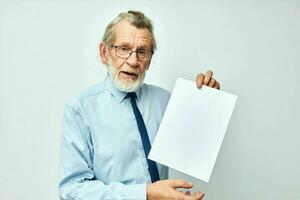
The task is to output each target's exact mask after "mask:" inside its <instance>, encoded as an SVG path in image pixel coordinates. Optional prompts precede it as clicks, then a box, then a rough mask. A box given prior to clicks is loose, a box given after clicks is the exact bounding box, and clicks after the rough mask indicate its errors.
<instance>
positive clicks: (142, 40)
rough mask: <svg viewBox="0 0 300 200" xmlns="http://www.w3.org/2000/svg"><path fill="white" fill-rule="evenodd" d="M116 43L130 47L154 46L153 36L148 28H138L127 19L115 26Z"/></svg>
mask: <svg viewBox="0 0 300 200" xmlns="http://www.w3.org/2000/svg"><path fill="white" fill-rule="evenodd" d="M114 43H115V44H116V45H128V46H130V47H141V46H145V47H148V48H152V36H151V33H150V32H149V30H148V29H147V28H137V27H135V26H133V25H131V24H130V23H128V22H126V21H121V22H119V23H118V24H117V25H116V28H115V39H114Z"/></svg>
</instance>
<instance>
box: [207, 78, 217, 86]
mask: <svg viewBox="0 0 300 200" xmlns="http://www.w3.org/2000/svg"><path fill="white" fill-rule="evenodd" d="M216 82H217V81H216V79H214V78H212V79H210V81H209V83H208V86H209V87H212V88H213V87H214V86H215V85H216Z"/></svg>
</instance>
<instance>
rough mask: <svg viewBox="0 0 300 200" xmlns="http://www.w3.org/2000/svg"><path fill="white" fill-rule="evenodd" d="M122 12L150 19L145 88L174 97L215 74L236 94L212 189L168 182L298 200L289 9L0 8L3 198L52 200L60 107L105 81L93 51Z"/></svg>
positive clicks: (293, 29) (187, 5) (297, 6)
mask: <svg viewBox="0 0 300 200" xmlns="http://www.w3.org/2000/svg"><path fill="white" fill-rule="evenodd" d="M128 9H137V10H141V11H143V12H144V13H145V14H146V15H147V16H149V17H150V18H151V19H152V20H153V22H154V29H155V35H156V38H157V43H158V49H157V51H156V52H155V54H154V57H153V60H152V63H151V66H150V69H149V71H148V72H147V76H146V80H145V81H146V82H147V83H151V84H155V85H159V86H161V87H163V88H165V89H168V90H169V91H172V88H173V87H174V83H175V80H176V78H177V77H178V76H181V77H184V78H187V79H190V80H194V79H195V76H196V74H197V73H199V72H203V71H205V70H206V69H212V70H213V71H214V72H215V77H216V79H217V80H219V81H220V82H221V84H222V90H224V91H228V92H231V93H233V94H236V95H238V101H237V104H236V107H235V110H234V112H233V115H232V118H231V121H230V124H229V127H228V129H227V133H226V135H225V139H224V141H223V144H222V147H221V150H220V153H219V156H218V159H217V161H216V165H215V168H214V171H213V174H212V177H211V180H210V182H209V183H205V182H203V181H200V180H196V179H194V178H192V177H189V176H187V175H184V174H181V173H179V172H176V171H174V170H171V172H170V177H171V178H184V179H187V180H190V181H192V182H194V184H195V189H197V190H202V191H204V192H205V193H206V197H205V199H207V200H220V199H225V200H268V199H270V200H271V199H272V200H273V199H284V200H287V199H288V200H296V199H300V192H299V191H300V156H299V153H300V128H299V126H300V125H299V124H300V123H299V116H300V106H299V102H300V94H299V92H300V84H299V80H298V78H299V75H300V68H299V65H300V60H299V58H300V55H299V52H300V37H299V36H300V20H299V19H300V2H299V1H296V0H295V1H292V0H289V1H288V0H286V1H265V0H261V1H258V0H257V1H250V0H249V1H221V0H220V1H209V0H205V1H179V2H176V3H175V1H171V0H170V1H158V0H157V1H153V0H152V1H147V0H144V1H121V0H120V1H79V0H77V1H74V0H72V1H71V0H66V1H50V0H49V1H33V0H32V1H13V0H12V1H8V0H7V1H3V0H0V89H1V93H0V95H1V96H0V97H1V98H0V158H1V164H0V199H1V200H20V199H22V200H41V199H42V200H53V199H58V194H57V193H58V192H57V191H58V190H57V184H58V174H59V170H58V166H59V162H58V161H59V151H60V137H61V119H62V111H63V106H64V103H65V102H66V101H67V100H68V99H70V98H71V97H73V96H74V95H76V94H78V93H79V92H80V91H82V90H83V89H85V88H87V87H89V86H91V85H93V84H95V83H97V82H98V81H100V80H102V79H103V77H104V75H105V74H106V70H105V66H103V65H102V64H101V63H100V60H99V56H98V44H99V42H100V41H101V38H102V35H103V32H104V29H105V27H106V25H107V24H108V23H109V21H110V20H112V19H113V18H114V17H116V15H117V14H118V13H119V12H121V11H127V10H128ZM193 119H194V120H195V121H196V123H199V126H201V121H200V122H197V118H196V117H195V116H193ZM186 139H187V140H189V139H191V138H186ZM195 153H196V152H195ZM187 156H188V155H187Z"/></svg>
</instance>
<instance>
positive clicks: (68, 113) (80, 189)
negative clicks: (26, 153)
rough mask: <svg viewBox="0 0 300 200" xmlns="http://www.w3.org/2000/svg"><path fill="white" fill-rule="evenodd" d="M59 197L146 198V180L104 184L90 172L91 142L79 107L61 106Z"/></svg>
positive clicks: (81, 199) (95, 199) (98, 199)
mask: <svg viewBox="0 0 300 200" xmlns="http://www.w3.org/2000/svg"><path fill="white" fill-rule="evenodd" d="M59 195H60V199H64V200H65V199H72V200H85V199H88V200H103V199H139V200H140V199H146V184H136V185H124V184H123V183H119V182H111V183H109V184H108V185H107V184H104V183H103V182H101V180H96V178H95V174H94V172H93V144H92V139H91V134H90V131H89V128H88V126H87V125H86V124H85V123H84V120H83V116H82V113H81V112H80V111H79V109H74V108H73V107H71V106H68V105H67V106H65V110H64V115H63V122H62V141H61V153H60V180H59Z"/></svg>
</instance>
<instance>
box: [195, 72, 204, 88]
mask: <svg viewBox="0 0 300 200" xmlns="http://www.w3.org/2000/svg"><path fill="white" fill-rule="evenodd" d="M203 81H204V74H203V73H200V74H198V75H197V78H196V84H197V87H198V88H201V86H202V85H203Z"/></svg>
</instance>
